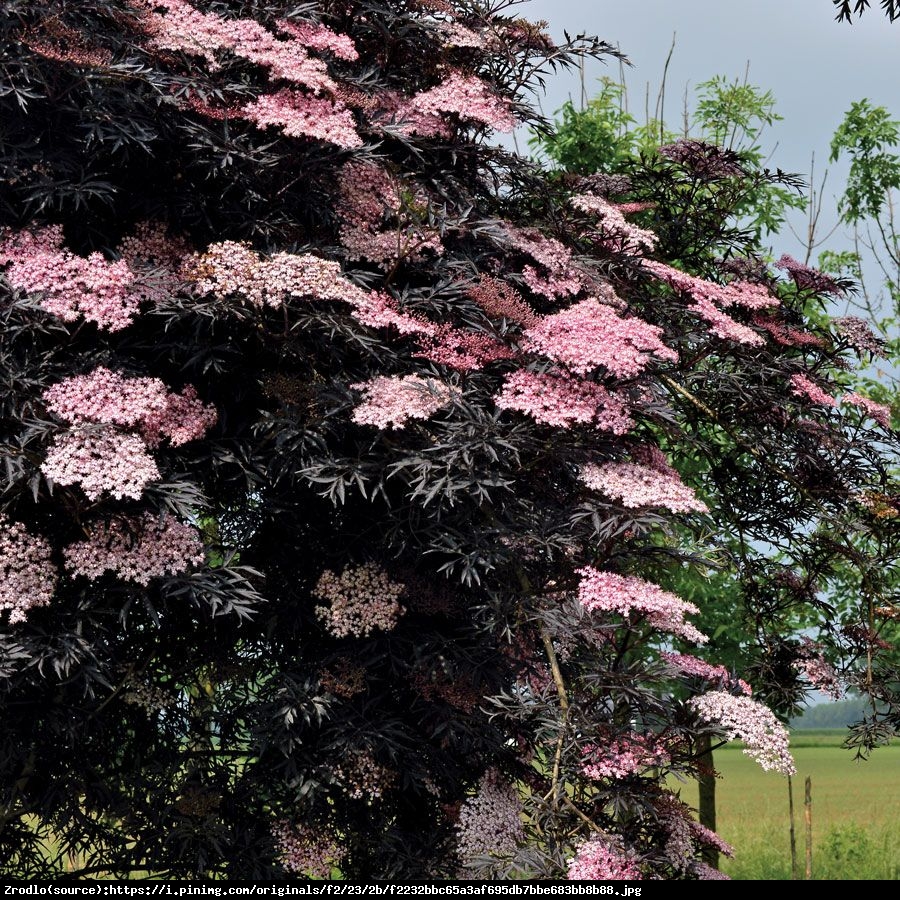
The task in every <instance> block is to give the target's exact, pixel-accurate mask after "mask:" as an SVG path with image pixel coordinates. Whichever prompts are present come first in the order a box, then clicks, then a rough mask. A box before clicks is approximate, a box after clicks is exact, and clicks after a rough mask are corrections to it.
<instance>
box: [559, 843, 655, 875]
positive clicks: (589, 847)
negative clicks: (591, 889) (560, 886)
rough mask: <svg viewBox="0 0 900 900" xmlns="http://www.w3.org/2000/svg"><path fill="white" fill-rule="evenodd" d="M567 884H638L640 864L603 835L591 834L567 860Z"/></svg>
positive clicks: (630, 853) (634, 857)
mask: <svg viewBox="0 0 900 900" xmlns="http://www.w3.org/2000/svg"><path fill="white" fill-rule="evenodd" d="M566 877H567V878H568V879H569V881H639V880H640V878H641V868H640V861H639V860H638V858H637V857H636V856H635V855H634V853H632V852H630V851H626V850H623V849H622V847H621V846H619V845H618V844H616V843H614V842H613V840H612V839H610V838H608V837H606V836H605V835H594V836H593V837H591V838H590V839H589V840H587V841H585V842H584V843H583V844H581V845H580V846H579V847H578V850H577V852H576V853H575V856H574V858H572V859H570V860H569V868H568V873H567V875H566Z"/></svg>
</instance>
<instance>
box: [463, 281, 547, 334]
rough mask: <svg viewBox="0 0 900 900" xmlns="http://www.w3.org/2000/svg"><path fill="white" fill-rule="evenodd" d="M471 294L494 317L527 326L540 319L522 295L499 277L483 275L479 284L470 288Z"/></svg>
mask: <svg viewBox="0 0 900 900" xmlns="http://www.w3.org/2000/svg"><path fill="white" fill-rule="evenodd" d="M469 296H470V297H471V298H472V299H473V300H474V301H475V302H476V303H477V304H478V305H479V306H480V307H481V308H482V309H483V310H484V311H485V312H486V313H487V314H488V315H489V316H491V317H492V318H496V319H507V320H508V321H510V322H515V323H517V324H519V325H524V326H526V327H528V326H530V325H536V324H537V322H538V321H539V318H538V316H537V314H536V313H535V312H534V310H533V309H532V308H531V307H530V306H529V305H528V304H527V303H526V302H525V301H524V299H522V295H521V294H520V293H519V292H518V291H517V290H516V289H515V288H514V287H513V286H512V285H509V284H507V283H506V282H505V281H501V280H500V279H499V278H491V277H490V276H489V275H482V276H481V280H480V281H479V282H478V284H476V285H474V286H473V287H471V288H469Z"/></svg>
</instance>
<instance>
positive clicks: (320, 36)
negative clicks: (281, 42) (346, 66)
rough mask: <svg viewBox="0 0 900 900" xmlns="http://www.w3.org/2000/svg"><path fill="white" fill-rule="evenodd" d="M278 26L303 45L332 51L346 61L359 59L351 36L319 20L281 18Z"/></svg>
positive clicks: (328, 51)
mask: <svg viewBox="0 0 900 900" xmlns="http://www.w3.org/2000/svg"><path fill="white" fill-rule="evenodd" d="M278 27H279V28H280V29H281V30H282V31H283V32H285V33H286V34H289V35H291V37H294V38H296V39H297V40H298V41H300V43H301V44H303V45H304V46H305V47H312V49H313V50H319V51H324V52H327V53H332V54H334V55H335V56H336V57H337V58H338V59H344V60H347V61H348V62H353V61H354V60H357V59H359V53H357V51H356V47H355V46H354V44H353V40H352V38H350V37H349V35H346V34H339V33H338V32H336V31H333V30H332V29H331V28H329V27H328V26H327V25H322V24H321V23H319V22H294V21H291V20H290V19H281V20H280V21H279V22H278Z"/></svg>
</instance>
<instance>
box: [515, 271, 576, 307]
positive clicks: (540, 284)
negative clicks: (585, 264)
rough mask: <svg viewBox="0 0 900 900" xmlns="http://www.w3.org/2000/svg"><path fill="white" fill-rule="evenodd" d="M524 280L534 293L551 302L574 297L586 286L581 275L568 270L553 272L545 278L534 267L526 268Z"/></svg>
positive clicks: (523, 274)
mask: <svg viewBox="0 0 900 900" xmlns="http://www.w3.org/2000/svg"><path fill="white" fill-rule="evenodd" d="M522 280H523V281H524V282H525V284H527V285H528V288H529V290H531V291H532V292H533V293H535V294H540V295H541V296H542V297H547V298H549V299H550V300H558V299H560V298H561V297H572V296H574V295H575V294H577V293H578V292H579V291H580V290H581V289H582V287H583V286H584V285H583V283H582V279H581V273H580V272H577V271H575V270H567V269H564V270H563V271H561V272H551V273H550V274H549V275H548V276H547V277H546V278H544V277H542V276H541V275H539V274H538V272H537V270H536V269H535V268H534V266H525V268H524V269H522Z"/></svg>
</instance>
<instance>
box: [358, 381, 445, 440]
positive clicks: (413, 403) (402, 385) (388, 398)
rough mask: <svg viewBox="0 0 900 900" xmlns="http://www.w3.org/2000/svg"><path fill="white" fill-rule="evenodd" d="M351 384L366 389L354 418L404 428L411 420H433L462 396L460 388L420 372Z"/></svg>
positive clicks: (378, 424)
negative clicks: (426, 376)
mask: <svg viewBox="0 0 900 900" xmlns="http://www.w3.org/2000/svg"><path fill="white" fill-rule="evenodd" d="M350 386H351V387H352V388H353V389H354V390H357V391H362V392H363V400H362V403H360V404H359V406H357V407H356V409H354V410H353V421H354V422H356V424H357V425H374V426H375V427H376V428H403V426H404V425H406V423H407V422H409V421H410V420H411V419H429V418H431V416H433V415H434V414H435V413H436V412H438V411H439V410H441V409H443V408H444V407H446V406H449V405H450V404H451V403H453V401H454V400H456V399H457V398H458V397H459V396H460V393H459V391H458V390H457V389H456V388H454V387H451V386H450V385H447V384H443V383H442V382H440V381H435V380H434V379H431V378H420V377H419V376H418V375H404V376H402V377H399V376H395V377H388V376H386V375H376V376H375V377H374V378H370V379H369V380H368V381H364V382H361V383H359V384H352V385H350Z"/></svg>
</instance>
